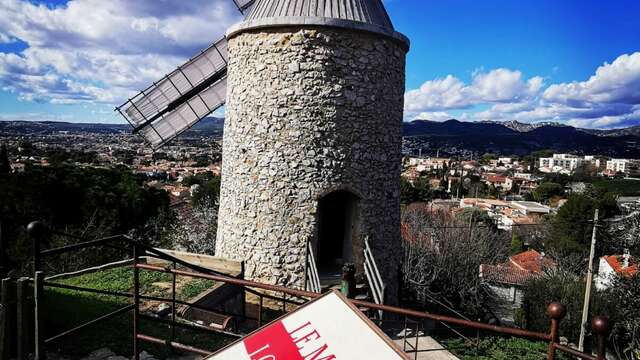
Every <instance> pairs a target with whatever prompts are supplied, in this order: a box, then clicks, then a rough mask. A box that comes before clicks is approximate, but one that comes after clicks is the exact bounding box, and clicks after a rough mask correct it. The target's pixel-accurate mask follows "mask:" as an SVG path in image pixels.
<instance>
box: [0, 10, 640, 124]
mask: <svg viewBox="0 0 640 360" xmlns="http://www.w3.org/2000/svg"><path fill="white" fill-rule="evenodd" d="M385 5H386V6H387V9H388V11H389V14H390V16H391V18H392V20H393V22H394V24H395V27H396V29H397V30H398V31H401V32H402V33H404V34H405V35H407V36H408V37H409V38H410V39H411V42H412V46H411V51H410V52H409V54H408V56H407V83H406V87H407V93H406V96H405V102H406V106H405V120H407V121H409V120H413V119H429V120H438V121H441V120H446V119H448V118H453V117H455V118H459V119H463V120H468V121H477V120H496V121H506V120H519V121H523V122H539V121H557V122H562V123H568V124H571V125H575V126H582V127H597V128H612V127H623V126H630V125H638V124H640V25H639V24H640V21H638V20H637V17H638V15H639V14H640V2H639V1H637V0H616V1H604V0H602V1H595V0H582V1H578V0H561V1H559V0H517V1H516V0H486V1H477V0H447V1H436V0H386V1H385ZM238 20H239V17H238V15H237V14H236V12H235V11H234V9H233V7H232V6H231V3H230V0H180V1H178V0H135V1H131V0H109V1H104V0H73V1H71V2H67V1H63V0H57V1H53V0H45V1H20V0H0V120H2V119H4V120H14V119H24V120H63V121H78V122H98V121H99V122H120V121H121V120H120V119H119V118H118V117H117V116H116V115H115V114H114V113H113V111H112V110H113V107H114V106H115V105H116V104H118V103H120V102H122V101H123V100H125V99H126V98H127V97H129V96H131V95H132V94H133V93H135V91H136V90H139V89H141V88H144V87H146V85H147V84H149V83H151V82H152V81H153V80H156V79H158V78H159V77H161V76H162V75H164V74H165V73H167V72H168V71H170V70H171V69H172V68H173V67H175V66H176V65H179V64H180V63H181V62H182V61H184V59H185V58H187V57H189V56H191V55H193V54H195V52H196V51H197V50H198V49H200V48H203V47H204V46H206V45H207V44H208V43H209V42H211V41H213V40H215V38H216V37H217V36H218V35H221V34H222V33H223V32H224V29H225V28H226V27H228V26H229V25H230V24H232V23H234V22H236V21H238Z"/></svg>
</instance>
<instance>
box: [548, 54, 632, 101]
mask: <svg viewBox="0 0 640 360" xmlns="http://www.w3.org/2000/svg"><path fill="white" fill-rule="evenodd" d="M544 98H545V99H546V100H548V101H552V102H556V103H561V104H565V105H570V106H583V107H587V106H591V104H598V103H600V104H601V103H608V104H639V103H640V52H636V53H633V54H631V55H627V54H625V55H621V56H619V57H618V58H617V59H616V60H615V61H614V62H613V63H611V64H608V63H605V64H604V65H602V66H600V67H598V69H597V70H596V73H595V74H594V75H593V76H591V77H590V78H589V80H587V81H583V82H572V83H568V84H557V85H551V86H549V88H547V90H545V92H544Z"/></svg>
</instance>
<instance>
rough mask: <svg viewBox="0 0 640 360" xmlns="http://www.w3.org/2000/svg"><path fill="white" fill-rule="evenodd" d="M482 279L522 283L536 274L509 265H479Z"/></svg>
mask: <svg viewBox="0 0 640 360" xmlns="http://www.w3.org/2000/svg"><path fill="white" fill-rule="evenodd" d="M480 276H481V277H482V278H483V280H485V281H488V282H493V283H500V284H511V285H524V283H526V282H527V281H528V280H530V279H533V278H535V277H537V276H538V275H537V274H535V273H533V272H531V271H527V270H521V269H518V268H516V267H513V266H509V265H485V264H483V265H480Z"/></svg>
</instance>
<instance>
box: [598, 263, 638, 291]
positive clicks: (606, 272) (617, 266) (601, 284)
mask: <svg viewBox="0 0 640 360" xmlns="http://www.w3.org/2000/svg"><path fill="white" fill-rule="evenodd" d="M636 275H638V262H637V260H636V259H634V258H633V257H632V256H630V255H629V254H625V255H611V256H603V257H601V258H600V266H599V268H598V276H597V277H596V289H598V290H605V289H607V288H609V286H611V283H612V282H613V280H614V279H615V277H616V276H625V277H632V276H636Z"/></svg>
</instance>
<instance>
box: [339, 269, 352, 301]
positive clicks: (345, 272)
mask: <svg viewBox="0 0 640 360" xmlns="http://www.w3.org/2000/svg"><path fill="white" fill-rule="evenodd" d="M340 292H342V295H344V296H345V297H347V298H349V299H354V298H355V297H356V266H355V265H354V264H351V263H346V264H344V266H343V267H342V281H341V283H340Z"/></svg>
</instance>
